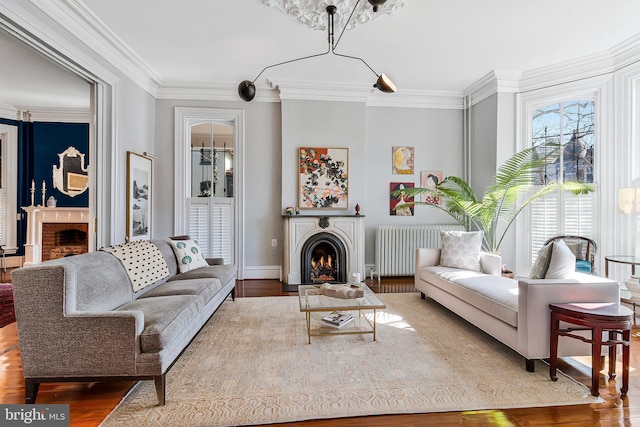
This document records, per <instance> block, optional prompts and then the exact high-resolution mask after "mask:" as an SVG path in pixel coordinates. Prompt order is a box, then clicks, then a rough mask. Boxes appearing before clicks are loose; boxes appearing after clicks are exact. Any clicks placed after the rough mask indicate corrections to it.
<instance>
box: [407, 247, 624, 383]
mask: <svg viewBox="0 0 640 427" xmlns="http://www.w3.org/2000/svg"><path fill="white" fill-rule="evenodd" d="M440 253H441V250H440V249H432V248H419V249H418V250H417V251H416V273H415V287H416V288H417V289H418V290H419V291H420V292H421V293H422V298H425V296H426V297H429V298H431V299H433V300H434V301H436V302H438V303H439V304H441V305H443V306H444V307H446V308H448V309H449V310H451V311H452V312H454V313H456V314H457V315H458V316H460V317H462V318H463V319H465V320H467V321H468V322H470V323H472V324H473V325H474V326H476V327H478V328H480V329H481V330H483V331H484V332H486V333H487V334H489V335H491V336H493V337H494V338H496V339H497V340H499V341H501V342H502V343H504V344H506V345H507V346H509V347H511V348H512V349H514V350H515V351H517V352H518V353H520V354H521V355H522V356H524V358H525V367H526V369H527V371H531V372H533V370H534V360H535V359H546V358H548V357H549V335H550V325H551V319H550V311H549V304H551V303H566V302H615V303H617V302H620V295H619V285H618V282H615V281H613V280H609V279H605V278H602V277H597V276H592V275H589V274H584V273H573V274H572V275H571V277H569V278H566V279H527V278H518V280H514V279H509V278H506V277H502V276H501V274H500V272H501V259H500V256H499V255H494V254H489V253H481V255H480V264H481V269H482V271H480V272H476V271H469V270H462V269H457V268H450V267H443V266H441V265H440ZM576 334H581V333H580V332H576ZM602 354H603V355H605V354H606V349H605V350H604V352H603V353H602ZM558 355H559V356H560V357H569V356H589V355H591V346H590V345H589V344H587V343H584V342H582V341H580V340H560V343H559V349H558Z"/></svg>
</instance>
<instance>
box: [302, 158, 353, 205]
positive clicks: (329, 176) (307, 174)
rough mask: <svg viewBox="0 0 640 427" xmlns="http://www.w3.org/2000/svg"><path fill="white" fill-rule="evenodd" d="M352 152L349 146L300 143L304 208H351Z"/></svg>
mask: <svg viewBox="0 0 640 427" xmlns="http://www.w3.org/2000/svg"><path fill="white" fill-rule="evenodd" d="M348 154H349V150H348V149H347V148H314V147H300V149H299V152H298V171H299V177H298V180H299V181H298V203H299V206H300V209H316V208H334V209H347V201H348V200H347V199H348V198H347V194H348V192H347V188H348V186H347V182H348V170H347V163H348Z"/></svg>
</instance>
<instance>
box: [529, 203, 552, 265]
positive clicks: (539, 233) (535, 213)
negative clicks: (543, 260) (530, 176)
mask: <svg viewBox="0 0 640 427" xmlns="http://www.w3.org/2000/svg"><path fill="white" fill-rule="evenodd" d="M558 199H559V197H558V193H553V194H548V195H546V196H545V197H542V198H540V199H538V200H536V201H534V202H533V203H532V204H531V255H532V257H531V262H532V263H533V262H535V260H536V258H538V251H539V250H540V248H542V245H544V242H546V241H547V239H548V238H549V237H553V236H557V235H558Z"/></svg>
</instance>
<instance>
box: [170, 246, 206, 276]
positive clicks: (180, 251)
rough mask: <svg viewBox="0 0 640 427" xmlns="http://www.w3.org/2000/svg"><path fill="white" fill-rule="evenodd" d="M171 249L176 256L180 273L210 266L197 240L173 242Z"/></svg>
mask: <svg viewBox="0 0 640 427" xmlns="http://www.w3.org/2000/svg"><path fill="white" fill-rule="evenodd" d="M171 247H172V248H173V253H175V254H176V259H177V260H178V268H179V269H180V273H185V272H187V271H191V270H195V269H196V268H200V267H206V266H208V265H209V264H208V263H207V260H205V259H204V256H203V255H202V252H201V251H200V246H199V245H198V241H197V240H172V241H171Z"/></svg>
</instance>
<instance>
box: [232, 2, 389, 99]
mask: <svg viewBox="0 0 640 427" xmlns="http://www.w3.org/2000/svg"><path fill="white" fill-rule="evenodd" d="M360 1H361V0H358V1H357V2H356V4H355V6H354V7H353V10H352V11H351V15H349V19H347V23H348V22H349V21H350V20H351V17H352V16H353V13H354V12H355V10H356V8H357V7H358V4H359V3H360ZM367 1H368V2H369V4H370V5H371V6H373V10H374V11H376V10H378V7H380V6H381V5H383V4H384V3H385V2H386V1H387V0H367ZM337 10H338V9H337V8H336V7H335V6H333V5H329V6H327V33H328V40H329V48H328V49H327V51H326V52H322V53H317V54H315V55H308V56H303V57H301V58H295V59H290V60H288V61H284V62H279V63H277V64H273V65H268V66H266V67H264V68H263V69H262V71H260V73H258V75H257V76H256V77H255V78H254V79H253V80H243V81H242V82H240V84H239V85H238V95H239V96H240V98H241V99H242V100H244V101H247V102H249V101H251V100H253V98H254V97H255V96H256V85H255V81H256V80H258V78H259V77H260V76H261V75H262V73H264V72H265V71H266V70H268V69H269V68H273V67H277V66H279V65H284V64H289V63H291V62H296V61H302V60H303V59H310V58H315V57H317V56H323V55H327V54H329V53H332V54H334V55H336V56H341V57H343V58H350V59H357V60H359V61H361V62H362V63H363V64H364V65H366V66H367V68H368V69H370V70H371V72H372V73H373V74H375V75H376V77H377V80H376V83H375V84H374V85H373V87H375V88H378V90H380V91H381V92H385V93H393V92H395V91H396V90H397V89H396V85H395V84H394V83H393V82H392V81H391V79H389V77H387V76H386V75H385V74H384V73H381V74H378V73H376V72H375V71H374V69H373V68H371V67H370V66H369V64H367V63H366V62H365V60H364V59H362V58H358V57H356V56H351V55H343V54H341V53H337V52H336V51H335V49H336V48H337V47H338V43H340V39H341V38H342V34H344V30H345V29H346V28H347V25H345V26H344V27H343V28H342V32H341V33H340V36H339V37H338V40H337V41H336V40H335V39H334V28H333V21H334V15H335V14H336V11H337Z"/></svg>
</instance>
